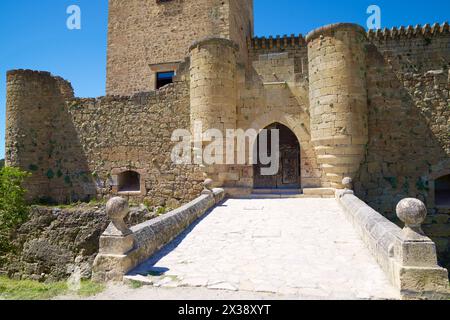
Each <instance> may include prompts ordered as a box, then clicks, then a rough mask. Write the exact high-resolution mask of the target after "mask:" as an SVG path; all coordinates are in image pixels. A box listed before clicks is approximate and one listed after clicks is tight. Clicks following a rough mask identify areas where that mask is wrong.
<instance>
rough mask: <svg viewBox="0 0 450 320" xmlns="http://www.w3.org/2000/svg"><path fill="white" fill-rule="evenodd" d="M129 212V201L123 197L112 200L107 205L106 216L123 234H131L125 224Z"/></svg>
mask: <svg viewBox="0 0 450 320" xmlns="http://www.w3.org/2000/svg"><path fill="white" fill-rule="evenodd" d="M128 212H129V208H128V201H127V200H125V199H123V198H121V197H114V198H111V199H110V200H109V201H108V202H107V203H106V214H107V215H108V217H109V218H110V219H111V222H112V224H113V226H114V227H115V228H116V229H117V231H119V232H120V233H121V234H129V233H131V231H130V229H129V228H128V227H127V225H126V224H125V221H124V219H125V217H126V216H127V214H128Z"/></svg>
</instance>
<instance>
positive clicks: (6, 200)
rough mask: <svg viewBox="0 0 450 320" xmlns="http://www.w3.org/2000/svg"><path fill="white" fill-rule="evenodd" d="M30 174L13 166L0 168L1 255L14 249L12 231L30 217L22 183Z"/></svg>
mask: <svg viewBox="0 0 450 320" xmlns="http://www.w3.org/2000/svg"><path fill="white" fill-rule="evenodd" d="M29 175H30V174H29V173H27V172H24V171H21V170H20V169H17V168H12V167H4V168H2V169H1V170H0V256H2V255H4V254H5V253H6V252H8V251H10V250H11V249H12V246H11V244H10V235H11V232H12V231H13V230H14V229H15V228H16V227H18V226H19V225H21V224H22V223H24V222H25V221H26V220H27V218H28V212H29V207H28V205H27V204H26V202H25V193H26V190H25V189H24V188H23V186H22V184H23V181H24V179H25V178H27V177H28V176H29ZM0 260H1V258H0ZM0 262H1V261H0Z"/></svg>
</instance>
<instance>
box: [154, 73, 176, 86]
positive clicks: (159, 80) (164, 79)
mask: <svg viewBox="0 0 450 320" xmlns="http://www.w3.org/2000/svg"><path fill="white" fill-rule="evenodd" d="M174 76H175V72H174V71H168V72H158V73H157V74H156V89H160V88H162V87H164V86H166V85H168V84H171V83H173V77H174Z"/></svg>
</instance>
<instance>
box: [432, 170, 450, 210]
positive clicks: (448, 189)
mask: <svg viewBox="0 0 450 320" xmlns="http://www.w3.org/2000/svg"><path fill="white" fill-rule="evenodd" d="M434 188H435V198H436V205H437V206H445V207H450V174H449V175H446V176H443V177H441V178H439V179H437V180H436V181H435V184H434Z"/></svg>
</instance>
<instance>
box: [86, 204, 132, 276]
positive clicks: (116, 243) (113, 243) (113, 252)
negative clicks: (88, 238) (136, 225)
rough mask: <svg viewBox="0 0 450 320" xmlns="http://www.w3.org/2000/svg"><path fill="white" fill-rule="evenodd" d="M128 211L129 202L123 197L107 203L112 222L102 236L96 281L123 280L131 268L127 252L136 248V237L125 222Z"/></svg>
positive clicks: (96, 262) (96, 265)
mask: <svg viewBox="0 0 450 320" xmlns="http://www.w3.org/2000/svg"><path fill="white" fill-rule="evenodd" d="M128 212H129V209H128V202H127V201H126V200H125V199H123V198H120V197H115V198H112V199H111V200H109V201H108V203H107V204H106V214H107V215H108V217H109V218H110V219H111V223H110V224H109V226H108V228H107V229H106V230H105V232H103V234H102V235H101V237H100V248H99V254H98V255H97V257H96V258H95V261H94V267H93V276H92V278H93V280H95V281H121V280H122V278H123V276H124V275H125V274H126V273H127V272H128V271H129V270H130V268H131V265H130V260H129V259H126V254H127V253H129V252H130V251H131V250H133V249H134V243H135V239H134V235H133V233H132V232H131V230H130V229H129V228H128V227H127V226H126V224H125V222H124V218H125V217H126V216H127V214H128Z"/></svg>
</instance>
